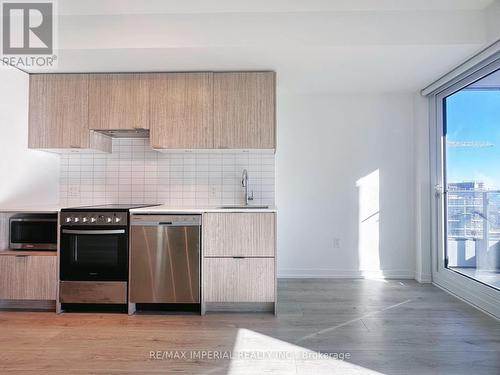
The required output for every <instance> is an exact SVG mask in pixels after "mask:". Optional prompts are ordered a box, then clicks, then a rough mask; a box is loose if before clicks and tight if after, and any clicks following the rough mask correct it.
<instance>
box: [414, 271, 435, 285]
mask: <svg viewBox="0 0 500 375" xmlns="http://www.w3.org/2000/svg"><path fill="white" fill-rule="evenodd" d="M415 280H417V281H418V282H419V283H421V284H430V283H432V275H431V274H430V273H418V272H417V273H416V274H415Z"/></svg>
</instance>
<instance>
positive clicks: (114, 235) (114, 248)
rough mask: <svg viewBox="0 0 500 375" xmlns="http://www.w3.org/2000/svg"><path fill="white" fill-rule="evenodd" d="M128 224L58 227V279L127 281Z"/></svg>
mask: <svg viewBox="0 0 500 375" xmlns="http://www.w3.org/2000/svg"><path fill="white" fill-rule="evenodd" d="M127 249H128V228H127V227H124V226H110V227H104V226H88V227H85V228H81V229H74V228H72V227H63V228H62V229H61V255H60V259H61V280H68V281H76V280H78V281H92V280H99V281H127V275H128V250H127Z"/></svg>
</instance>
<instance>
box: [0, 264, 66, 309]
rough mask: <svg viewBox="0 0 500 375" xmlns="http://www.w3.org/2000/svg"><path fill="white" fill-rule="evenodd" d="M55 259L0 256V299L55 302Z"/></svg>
mask: <svg viewBox="0 0 500 375" xmlns="http://www.w3.org/2000/svg"><path fill="white" fill-rule="evenodd" d="M56 290H57V257H55V256H12V255H2V256H0V299H29V300H55V299H56Z"/></svg>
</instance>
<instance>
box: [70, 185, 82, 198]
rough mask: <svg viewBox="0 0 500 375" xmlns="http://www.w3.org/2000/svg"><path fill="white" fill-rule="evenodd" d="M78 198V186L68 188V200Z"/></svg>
mask: <svg viewBox="0 0 500 375" xmlns="http://www.w3.org/2000/svg"><path fill="white" fill-rule="evenodd" d="M78 197H80V186H78V185H72V186H69V188H68V198H78Z"/></svg>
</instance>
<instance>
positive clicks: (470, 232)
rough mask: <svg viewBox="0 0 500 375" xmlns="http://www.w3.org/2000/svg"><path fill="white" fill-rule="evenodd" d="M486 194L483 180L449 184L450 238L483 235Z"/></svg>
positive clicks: (474, 237)
mask: <svg viewBox="0 0 500 375" xmlns="http://www.w3.org/2000/svg"><path fill="white" fill-rule="evenodd" d="M486 196H487V193H486V191H485V190H484V183H483V182H454V183H449V184H448V238H455V239H481V238H482V237H483V217H484V215H483V200H484V199H485V197H486ZM486 199H487V198H486Z"/></svg>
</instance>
